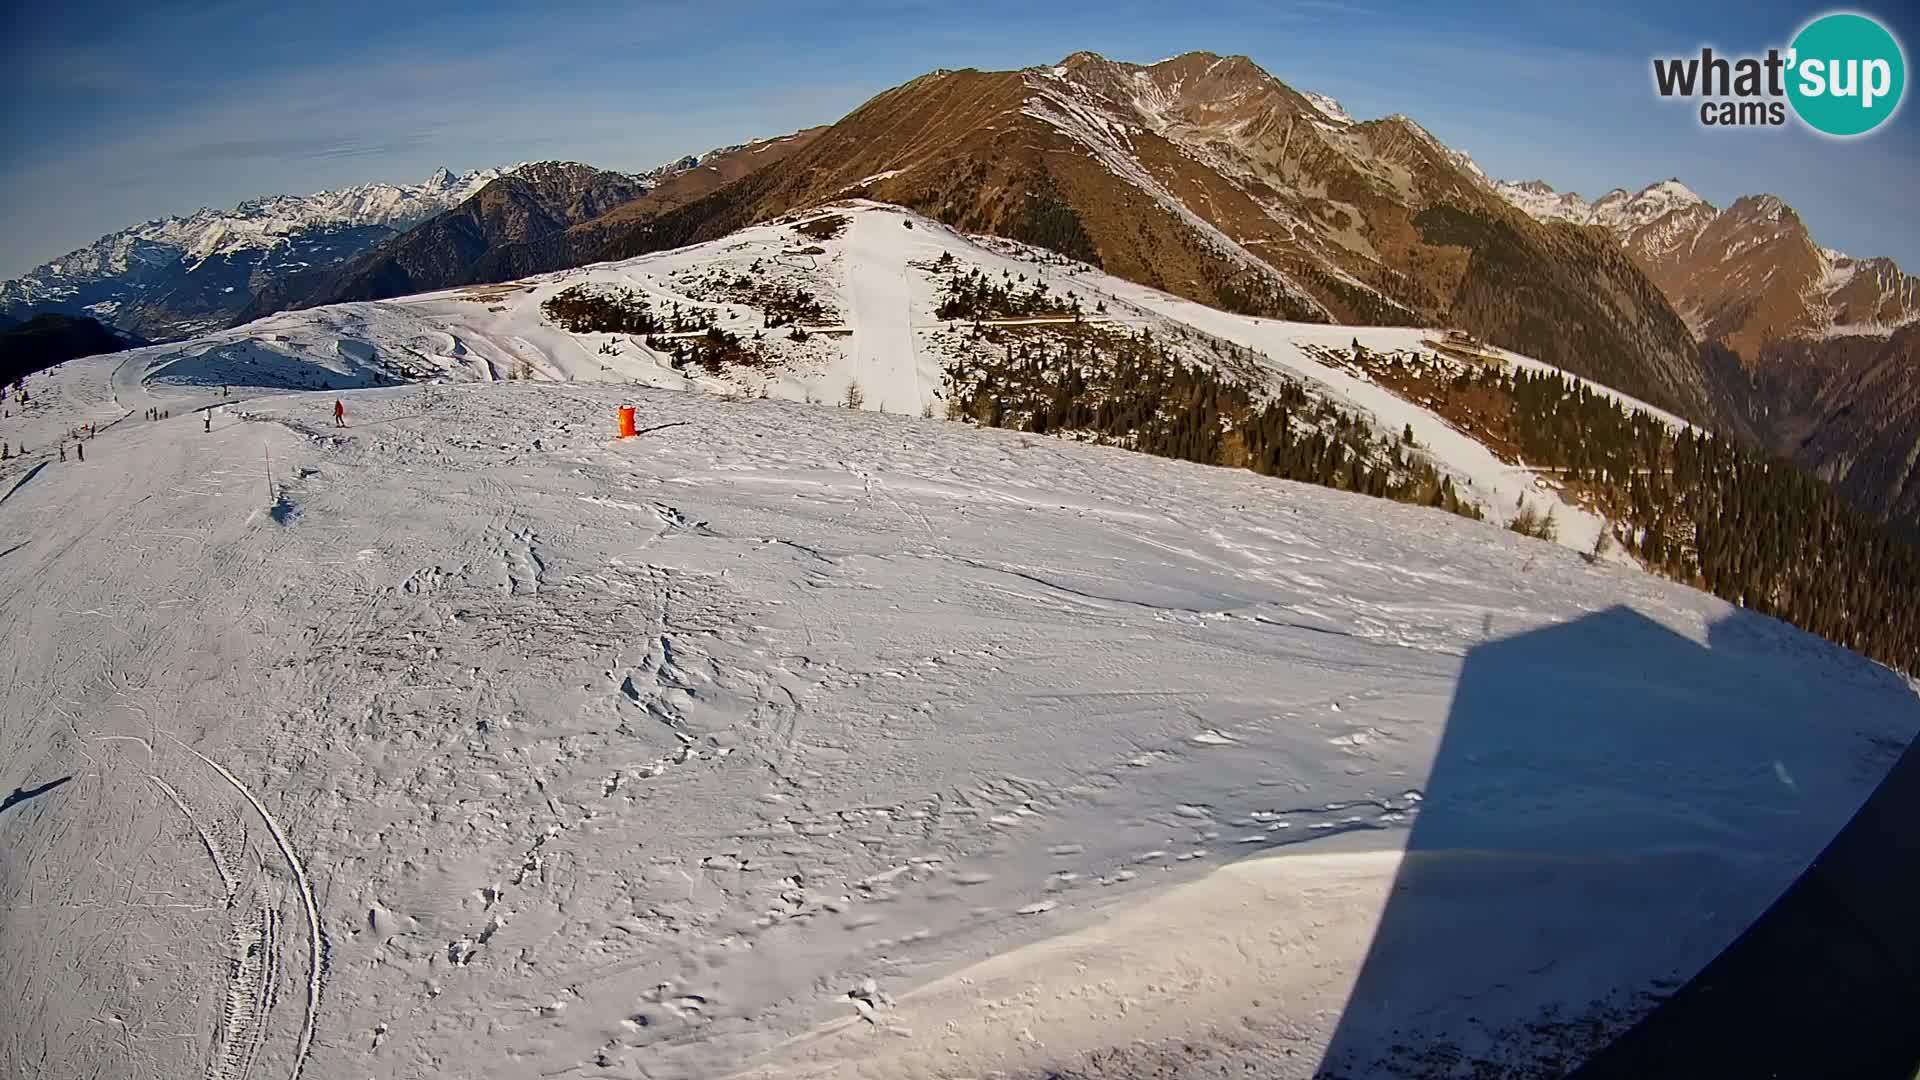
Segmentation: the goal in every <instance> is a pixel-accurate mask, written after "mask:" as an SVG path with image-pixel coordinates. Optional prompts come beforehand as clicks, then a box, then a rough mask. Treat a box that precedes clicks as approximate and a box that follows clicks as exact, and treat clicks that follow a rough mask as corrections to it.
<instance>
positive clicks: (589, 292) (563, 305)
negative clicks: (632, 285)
mask: <svg viewBox="0 0 1920 1080" xmlns="http://www.w3.org/2000/svg"><path fill="white" fill-rule="evenodd" d="M540 310H541V311H542V312H543V313H545V314H546V316H547V321H549V322H551V323H553V324H554V325H555V326H558V327H559V328H560V329H562V330H565V331H567V332H568V333H572V334H670V333H674V332H676V331H678V330H680V329H682V327H680V326H677V325H673V324H671V323H670V322H669V321H668V320H667V319H664V318H662V317H661V316H660V315H658V314H656V313H655V312H654V310H653V306H652V305H651V304H648V303H647V298H646V297H644V296H642V295H640V294H639V293H637V292H635V291H633V290H632V289H593V288H588V287H587V286H585V285H570V286H568V287H567V288H565V289H562V290H560V291H559V292H557V293H554V294H553V295H552V296H549V297H547V299H546V300H545V301H543V302H542V303H541V305H540ZM682 317H683V316H678V315H677V313H676V318H675V320H674V321H675V322H678V321H679V319H680V318H682Z"/></svg>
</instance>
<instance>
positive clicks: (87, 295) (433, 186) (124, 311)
mask: <svg viewBox="0 0 1920 1080" xmlns="http://www.w3.org/2000/svg"><path fill="white" fill-rule="evenodd" d="M500 175H501V170H499V169H482V170H480V171H477V172H470V173H466V174H464V175H460V176H455V175H454V174H452V173H450V172H448V171H447V170H445V169H441V170H439V171H438V172H435V173H434V174H433V175H432V176H430V177H428V178H427V179H426V180H424V181H422V182H421V183H418V184H405V185H396V184H362V185H359V186H356V187H350V188H344V189H341V190H339V191H322V192H318V193H316V194H313V195H271V196H267V197H264V198H259V199H253V200H250V201H248V202H244V203H241V204H240V205H239V206H236V207H234V208H233V209H231V210H197V211H195V212H194V213H192V214H188V215H186V216H184V217H178V216H176V217H163V218H156V219H154V220H152V221H147V222H143V223H141V224H139V225H134V226H131V227H129V228H126V229H122V230H120V231H119V232H116V233H111V234H109V235H107V236H103V237H101V238H100V239H98V240H96V241H94V242H93V243H92V244H90V245H88V246H86V247H84V248H81V249H80V250H78V251H73V252H69V253H67V254H66V255H63V256H61V257H60V258H57V259H54V260H52V261H50V262H48V263H46V264H44V265H42V266H39V267H37V268H35V269H34V270H33V271H32V272H30V273H28V274H26V275H25V276H23V277H20V278H17V279H15V280H13V281H7V282H4V283H0V312H4V313H5V314H7V315H9V316H11V317H13V318H16V319H25V318H28V317H30V316H32V315H37V314H43V313H48V312H56V313H61V314H68V315H83V316H93V317H95V318H98V319H100V320H101V321H103V322H107V323H110V324H112V325H114V326H118V327H121V328H123V329H126V330H129V331H132V332H134V333H137V334H139V335H140V336H142V337H146V338H150V339H153V340H165V339H169V338H176V337H184V336H186V335H189V334H193V333H197V332H200V331H203V330H207V329H210V328H213V327H218V326H224V325H226V323H227V322H228V321H229V320H231V319H232V318H233V316H234V315H236V314H238V313H239V312H240V310H241V309H242V308H244V307H246V305H247V303H248V302H249V301H250V300H251V299H252V297H253V293H254V292H255V290H257V289H259V288H260V287H261V286H262V285H263V284H265V283H267V282H270V281H273V280H275V279H276V278H279V277H282V276H284V275H286V274H289V273H294V272H297V271H299V270H303V269H306V268H309V267H313V266H325V265H331V264H334V263H339V262H342V261H344V260H346V259H350V258H352V257H353V256H355V255H358V254H360V253H361V252H363V251H365V250H367V249H368V248H369V247H372V246H373V245H375V244H377V243H379V242H380V241H382V240H384V239H387V238H389V237H392V236H395V235H398V234H399V233H400V232H402V231H404V230H405V229H407V228H409V227H411V226H413V225H415V224H417V223H419V222H420V221H423V220H425V219H427V218H429V217H431V216H433V215H434V214H437V213H440V212H441V211H443V210H445V209H447V208H449V207H451V206H454V205H457V204H458V203H460V202H461V201H463V200H465V199H466V198H468V197H469V196H471V195H473V194H474V193H475V192H477V191H479V190H480V188H482V187H483V186H485V185H486V184H487V183H488V182H489V181H491V180H493V179H495V178H497V177H499V176H500Z"/></svg>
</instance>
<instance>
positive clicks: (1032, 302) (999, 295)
mask: <svg viewBox="0 0 1920 1080" xmlns="http://www.w3.org/2000/svg"><path fill="white" fill-rule="evenodd" d="M934 266H935V267H936V268H937V269H940V270H945V271H949V272H950V275H951V276H949V277H948V278H947V280H946V283H945V284H946V292H945V295H944V296H942V297H941V300H940V305H939V306H938V307H936V308H935V309H934V314H935V315H937V316H939V317H940V318H942V319H1026V318H1035V317H1040V316H1048V315H1056V316H1060V315H1078V314H1080V301H1079V300H1078V299H1068V298H1065V297H1061V296H1058V295H1056V294H1053V293H1050V292H1049V291H1048V289H1047V283H1046V282H1044V281H1041V280H1040V279H1039V277H1038V275H1036V276H1035V277H1034V280H1033V283H1032V284H1031V285H1029V284H1028V283H1027V277H1026V275H1025V274H1024V273H1022V274H1021V275H1020V276H1019V277H1018V278H1017V279H1016V278H1015V277H1014V276H1013V274H1012V273H1011V272H1010V271H1003V272H1002V274H1001V276H1000V277H999V278H998V279H995V278H992V277H988V276H987V275H986V274H985V273H983V272H982V271H981V270H980V268H979V267H974V268H973V269H971V270H963V269H961V267H960V264H959V262H958V260H956V259H954V258H953V253H952V252H942V253H941V256H940V258H939V260H938V261H936V262H935V263H934Z"/></svg>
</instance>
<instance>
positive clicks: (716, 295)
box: [675, 259, 840, 328]
mask: <svg viewBox="0 0 1920 1080" xmlns="http://www.w3.org/2000/svg"><path fill="white" fill-rule="evenodd" d="M761 275H762V269H761V263H760V260H758V259H755V260H754V262H753V265H752V266H751V267H749V268H748V272H745V273H740V272H731V271H725V270H711V271H708V272H706V273H704V274H699V275H682V276H680V277H678V278H676V279H675V280H676V282H677V284H678V285H679V286H680V287H681V288H683V289H685V290H686V291H687V292H688V294H689V295H693V296H697V297H699V298H700V299H702V300H708V301H713V302H718V303H731V304H739V305H741V306H742V307H751V308H758V309H760V310H761V311H763V312H765V313H766V320H767V322H766V325H767V326H768V327H769V328H772V327H778V326H787V325H789V324H793V323H800V322H809V323H813V324H815V325H816V326H817V325H820V324H823V323H832V322H836V321H838V320H839V318H840V316H839V314H838V313H836V312H835V311H833V310H832V309H830V308H828V307H827V306H826V304H824V303H822V302H821V300H820V297H819V296H817V295H815V294H814V292H813V291H812V290H811V289H808V288H806V287H804V286H802V285H799V284H795V283H793V282H784V281H774V280H770V279H768V278H766V277H764V276H761Z"/></svg>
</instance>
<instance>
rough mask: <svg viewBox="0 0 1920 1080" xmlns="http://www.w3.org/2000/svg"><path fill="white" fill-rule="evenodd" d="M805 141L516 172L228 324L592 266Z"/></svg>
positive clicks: (268, 290)
mask: <svg viewBox="0 0 1920 1080" xmlns="http://www.w3.org/2000/svg"><path fill="white" fill-rule="evenodd" d="M805 138H806V133H801V134H800V135H793V136H787V137H786V138H784V139H771V140H764V141H761V142H755V143H748V144H745V145H741V146H729V147H723V148H720V149H717V150H712V151H709V152H708V153H706V154H704V155H701V156H699V157H693V156H688V157H684V158H681V159H679V160H677V161H673V162H669V163H668V164H666V165H663V166H661V167H659V168H657V169H654V170H651V171H650V172H646V173H640V174H628V173H621V172H614V171H610V170H606V169H596V168H594V167H592V166H590V165H583V164H580V163H578V162H554V161H548V162H536V163H533V164H528V165H520V166H516V167H515V168H513V169H511V170H508V171H507V172H506V173H504V174H502V175H500V176H497V177H495V178H493V179H491V180H489V181H488V182H487V183H486V184H485V185H484V186H482V187H481V188H480V189H479V190H478V191H475V192H474V193H473V194H472V195H471V196H470V197H468V198H467V199H465V200H463V201H462V202H460V203H459V204H458V205H456V206H453V207H451V208H450V209H447V210H446V211H444V212H442V213H440V214H437V215H435V216H434V217H432V218H430V219H428V220H426V221H424V222H422V223H421V224H419V225H417V226H415V227H414V228H413V229H412V230H410V231H408V232H406V233H403V234H401V235H398V236H393V237H389V238H387V239H385V240H383V241H381V242H380V243H378V244H376V245H374V246H372V247H371V248H369V249H367V250H366V251H364V252H362V253H361V254H359V255H357V256H355V257H353V258H350V259H346V260H343V261H340V262H337V263H334V264H331V265H328V266H316V267H312V268H309V269H304V270H302V271H300V272H298V273H294V274H287V275H284V276H282V277H280V278H279V279H277V280H275V281H273V282H271V283H269V284H267V285H265V286H264V287H262V288H260V289H259V290H257V292H256V294H255V296H254V297H253V298H252V300H251V301H250V302H249V303H248V304H247V305H246V306H245V307H244V308H242V309H241V310H240V311H238V312H237V313H236V315H235V317H234V321H235V322H246V321H249V320H252V319H255V318H258V317H260V316H263V315H269V314H272V313H273V312H276V311H285V310H288V309H291V308H303V307H312V306H315V305H319V304H333V303H342V302H345V301H351V300H383V299H387V298H389V297H395V296H406V295H409V294H412V293H419V292H431V291H434V290H436V289H444V288H449V287H452V286H455V285H469V284H474V283H479V282H489V281H504V280H509V279H512V278H515V277H522V276H525V275H527V274H531V273H538V272H541V271H545V270H555V269H563V268H566V267H570V266H578V265H581V264H582V263H587V262H592V261H594V260H595V259H596V258H598V257H599V256H600V251H601V248H602V247H603V246H604V245H605V244H606V242H607V240H608V239H609V238H610V237H612V236H614V235H617V234H619V233H621V232H623V231H625V229H626V228H628V227H629V225H630V222H631V221H632V220H635V219H637V218H641V217H644V216H646V215H648V214H650V213H655V212H658V211H660V210H661V209H664V208H668V207H672V206H677V205H680V204H681V203H683V202H686V201H687V200H689V199H692V198H694V197H697V196H698V195H701V194H704V193H705V192H708V191H711V190H713V189H715V188H717V187H719V186H721V185H722V184H725V183H727V182H728V181H730V180H732V179H735V178H737V177H738V176H740V175H743V174H744V173H746V172H747V171H749V170H751V169H752V168H755V167H758V166H760V165H762V164H765V163H767V162H770V161H773V160H777V159H778V158H779V157H781V156H782V155H783V154H785V153H786V152H788V150H789V148H790V147H792V146H795V145H801V144H804V141H805Z"/></svg>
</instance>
